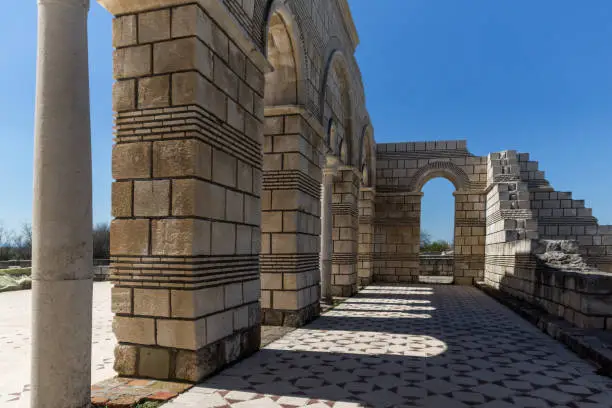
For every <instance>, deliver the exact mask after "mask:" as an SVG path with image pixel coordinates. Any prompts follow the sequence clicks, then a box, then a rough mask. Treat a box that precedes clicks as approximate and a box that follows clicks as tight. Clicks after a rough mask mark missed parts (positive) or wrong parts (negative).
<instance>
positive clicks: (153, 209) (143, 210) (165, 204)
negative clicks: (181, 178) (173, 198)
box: [134, 180, 170, 217]
mask: <svg viewBox="0 0 612 408" xmlns="http://www.w3.org/2000/svg"><path fill="white" fill-rule="evenodd" d="M134 215H135V216H136V217H163V216H168V215H170V180H151V181H135V182H134Z"/></svg>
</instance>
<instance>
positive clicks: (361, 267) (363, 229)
mask: <svg viewBox="0 0 612 408" xmlns="http://www.w3.org/2000/svg"><path fill="white" fill-rule="evenodd" d="M375 197H376V195H375V191H374V188H372V187H361V188H360V189H359V246H358V255H357V261H358V270H357V275H358V278H359V279H358V280H359V286H367V285H369V284H370V283H372V280H373V276H374V275H373V274H374V263H373V262H374V259H373V258H374V201H375Z"/></svg>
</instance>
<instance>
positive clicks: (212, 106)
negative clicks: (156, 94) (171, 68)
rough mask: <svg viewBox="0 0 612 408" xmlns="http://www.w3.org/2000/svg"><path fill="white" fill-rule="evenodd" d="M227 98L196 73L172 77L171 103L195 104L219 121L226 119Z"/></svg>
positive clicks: (185, 73) (183, 73) (184, 73)
mask: <svg viewBox="0 0 612 408" xmlns="http://www.w3.org/2000/svg"><path fill="white" fill-rule="evenodd" d="M226 99H227V97H226V96H225V94H224V93H223V92H221V91H220V90H219V89H218V88H217V87H215V85H213V84H212V82H210V81H209V80H207V79H206V78H204V77H203V76H202V75H200V74H198V73H197V72H181V73H177V74H173V75H172V103H173V104H174V105H188V104H196V105H199V106H201V107H202V108H204V109H206V110H207V111H208V112H210V113H211V114H213V115H215V116H216V117H218V118H219V119H221V120H226V118H227V102H226Z"/></svg>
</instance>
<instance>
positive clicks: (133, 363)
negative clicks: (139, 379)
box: [113, 344, 138, 376]
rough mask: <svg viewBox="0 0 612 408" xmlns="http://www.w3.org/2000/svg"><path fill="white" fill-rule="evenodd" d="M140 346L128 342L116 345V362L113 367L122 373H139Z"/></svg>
mask: <svg viewBox="0 0 612 408" xmlns="http://www.w3.org/2000/svg"><path fill="white" fill-rule="evenodd" d="M137 361H138V347H136V346H131V345H128V344H118V345H116V346H115V363H114V366H113V368H114V369H115V371H116V372H117V373H119V374H120V375H129V376H135V375H137V369H138V366H137Z"/></svg>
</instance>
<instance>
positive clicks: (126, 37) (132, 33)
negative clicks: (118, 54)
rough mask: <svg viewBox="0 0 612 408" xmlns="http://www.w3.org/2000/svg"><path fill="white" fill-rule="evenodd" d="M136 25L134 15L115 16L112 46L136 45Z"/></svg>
mask: <svg viewBox="0 0 612 408" xmlns="http://www.w3.org/2000/svg"><path fill="white" fill-rule="evenodd" d="M137 34H138V27H137V24H136V16H135V15H126V16H121V17H117V18H115V19H114V20H113V47H114V48H118V47H126V46H129V45H136V43H137V42H138V38H137Z"/></svg>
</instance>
